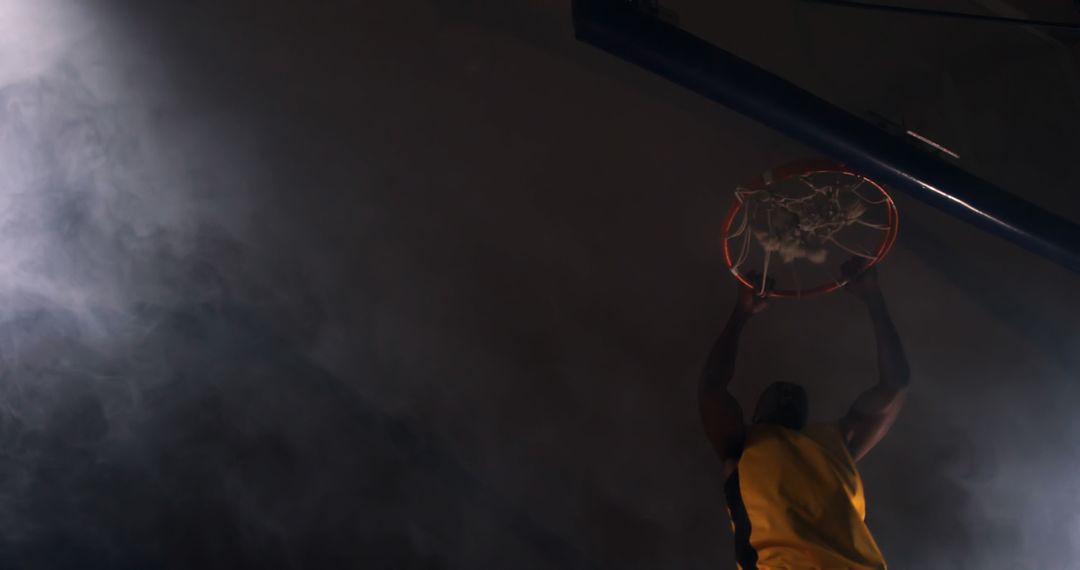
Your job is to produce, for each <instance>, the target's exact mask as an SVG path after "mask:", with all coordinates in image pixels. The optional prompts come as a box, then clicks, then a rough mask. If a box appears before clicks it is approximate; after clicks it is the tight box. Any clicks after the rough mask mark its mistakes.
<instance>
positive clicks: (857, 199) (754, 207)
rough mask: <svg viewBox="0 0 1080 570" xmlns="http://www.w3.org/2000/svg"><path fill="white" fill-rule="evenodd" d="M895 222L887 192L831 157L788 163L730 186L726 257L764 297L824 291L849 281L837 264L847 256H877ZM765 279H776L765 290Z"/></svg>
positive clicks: (873, 259)
mask: <svg viewBox="0 0 1080 570" xmlns="http://www.w3.org/2000/svg"><path fill="white" fill-rule="evenodd" d="M899 221H900V220H899V214H898V213H897V211H896V205H895V204H894V203H893V199H892V197H891V196H889V193H888V192H887V191H886V190H885V188H884V187H882V186H881V185H880V184H878V183H876V182H874V181H873V180H870V179H869V178H866V177H865V176H862V175H861V174H858V173H856V172H854V171H853V170H851V169H850V168H848V167H847V166H844V165H843V164H841V163H839V162H836V161H833V160H829V159H809V160H802V161H798V162H793V163H791V164H787V165H784V166H781V167H779V168H776V169H773V170H771V171H769V172H766V173H765V174H763V175H761V176H759V177H758V178H757V179H755V180H754V181H752V182H751V183H750V184H748V185H746V186H744V187H740V188H737V189H736V190H735V199H734V200H733V201H732V204H731V209H729V210H728V213H727V216H725V217H724V225H723V230H722V231H723V236H724V237H723V250H724V261H725V262H726V263H727V266H728V268H729V269H731V273H732V275H734V276H735V278H736V279H738V280H739V281H740V282H742V284H743V285H745V286H747V287H750V288H760V292H761V293H762V294H765V295H768V296H769V297H785V298H800V299H801V298H805V297H812V296H815V295H823V294H825V293H830V292H832V291H835V290H837V289H840V288H841V287H843V286H844V285H846V284H847V282H848V277H846V276H845V275H844V273H843V272H842V271H841V269H840V266H841V265H842V263H843V262H845V261H847V260H848V259H850V258H852V257H856V258H862V259H864V260H866V264H865V265H864V267H863V271H865V270H866V269H869V268H870V267H872V266H874V265H876V264H878V263H880V262H881V260H882V259H884V258H885V256H886V255H887V254H888V253H889V250H890V249H891V248H892V245H893V242H895V241H896V235H897V231H898V229H899ZM733 242H734V243H733ZM733 246H734V249H735V251H734V252H733V251H732V250H733ZM777 261H779V263H780V264H782V265H784V266H787V267H786V270H778V269H777V267H776V265H777ZM752 273H757V274H759V275H760V276H761V280H760V282H758V283H755V282H752V281H751V279H749V278H748V275H749V274H752ZM770 279H771V280H772V281H773V282H775V283H776V285H774V286H772V287H770V288H769V289H768V290H766V285H765V283H766V281H767V280H770Z"/></svg>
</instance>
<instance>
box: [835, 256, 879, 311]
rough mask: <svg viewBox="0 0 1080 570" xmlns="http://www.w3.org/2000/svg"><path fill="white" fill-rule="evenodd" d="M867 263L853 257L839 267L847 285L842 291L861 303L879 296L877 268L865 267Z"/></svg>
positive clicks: (864, 260)
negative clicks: (860, 300)
mask: <svg viewBox="0 0 1080 570" xmlns="http://www.w3.org/2000/svg"><path fill="white" fill-rule="evenodd" d="M868 263H869V261H868V260H866V259H862V258H859V257H853V258H852V259H850V260H849V261H848V262H847V263H844V265H843V266H842V267H841V271H842V272H843V274H844V277H845V278H846V279H847V285H845V286H844V290H845V291H847V292H848V293H851V294H852V295H855V296H856V297H858V298H860V299H862V300H863V301H868V300H870V299H873V298H875V297H878V296H880V295H881V288H880V287H879V286H878V275H877V268H876V267H874V266H872V265H871V266H870V267H867V265H868Z"/></svg>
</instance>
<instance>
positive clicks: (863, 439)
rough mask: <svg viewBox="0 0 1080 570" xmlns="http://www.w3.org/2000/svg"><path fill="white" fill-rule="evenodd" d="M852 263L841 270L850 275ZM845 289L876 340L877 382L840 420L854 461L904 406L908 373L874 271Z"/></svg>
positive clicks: (870, 447) (879, 436)
mask: <svg viewBox="0 0 1080 570" xmlns="http://www.w3.org/2000/svg"><path fill="white" fill-rule="evenodd" d="M856 263H858V262H852V263H849V264H848V265H847V266H845V271H846V272H849V273H854V272H855V269H857V267H858V265H856ZM847 290H848V291H849V292H850V293H852V294H853V295H855V296H856V297H857V298H859V299H860V300H861V301H862V302H863V304H864V305H865V306H866V309H867V311H868V312H869V313H870V320H871V321H872V322H873V326H874V338H875V339H876V341H877V360H878V382H877V384H875V385H874V386H873V387H871V388H870V389H869V390H867V391H865V392H863V393H862V394H861V395H860V396H859V397H858V398H857V399H856V400H855V403H854V404H853V405H852V406H851V409H850V410H849V411H848V413H847V415H846V416H844V418H843V419H842V420H840V429H841V432H843V434H844V439H845V441H846V442H847V446H848V449H849V450H850V451H851V456H852V457H853V458H854V459H855V461H858V460H860V459H862V458H863V456H865V455H866V454H867V453H868V452H869V451H870V450H871V449H873V447H874V446H875V445H877V443H878V442H879V441H881V438H883V437H885V434H886V433H888V431H889V428H891V427H892V424H893V422H895V421H896V417H897V416H898V415H899V413H900V409H901V408H902V407H903V406H904V400H905V398H906V396H907V390H908V385H909V383H910V380H911V371H910V368H909V367H908V361H907V356H906V355H905V354H904V346H903V344H902V343H901V342H900V335H899V334H898V333H897V332H896V326H895V325H893V321H892V317H891V316H890V315H889V309H888V307H887V306H886V303H885V297H884V296H883V295H882V294H881V289H880V288H879V287H878V280H877V271H876V270H875V269H874V268H873V267H871V268H870V269H869V270H867V271H865V272H864V273H862V274H861V275H859V276H857V277H855V278H854V279H853V280H852V281H851V282H850V283H849V284H848V285H847Z"/></svg>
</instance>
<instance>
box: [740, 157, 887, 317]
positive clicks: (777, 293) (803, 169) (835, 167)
mask: <svg viewBox="0 0 1080 570" xmlns="http://www.w3.org/2000/svg"><path fill="white" fill-rule="evenodd" d="M822 173H834V174H844V175H848V176H855V177H858V178H861V179H863V180H864V181H865V182H866V183H868V184H870V185H871V186H873V187H874V188H875V189H877V191H878V192H880V193H881V196H882V197H883V198H884V199H885V202H884V205H885V208H886V216H887V223H888V226H889V229H888V230H887V231H886V232H885V235H884V236H882V238H881V242H880V243H879V244H878V246H877V249H876V250H875V252H874V256H873V258H871V259H870V260H869V261H868V262H867V264H866V267H864V268H863V271H866V270H867V269H869V268H871V267H873V266H875V265H877V264H878V263H880V262H881V260H882V259H885V256H886V255H888V253H889V251H890V250H891V249H892V246H893V243H895V242H896V236H897V234H898V233H899V231H900V215H899V212H897V210H896V204H895V203H894V202H893V199H892V196H890V195H889V193H888V192H887V191H886V190H885V187H884V186H882V185H881V184H878V183H877V182H875V181H873V180H871V179H870V178H867V177H866V176H863V175H862V174H859V173H858V172H855V171H854V170H852V169H851V168H849V167H847V166H846V165H844V164H843V163H840V162H837V161H835V160H831V159H827V158H812V159H806V160H800V161H796V162H792V163H790V164H785V165H784V166H780V167H778V168H775V169H773V170H771V171H769V172H767V173H765V174H762V175H760V176H758V177H757V178H755V179H754V180H753V181H752V182H751V183H750V184H748V185H746V186H745V188H746V189H747V190H751V191H755V190H763V189H765V188H767V187H768V186H770V185H772V184H775V183H777V182H780V181H782V180H787V179H789V178H793V177H796V176H805V175H809V174H822ZM742 207H743V200H742V198H741V197H740V196H739V195H738V194H736V196H735V199H734V200H732V202H731V207H730V208H729V209H728V212H727V215H726V216H725V217H724V225H723V229H722V231H723V232H724V233H723V235H724V240H723V250H724V263H726V264H727V266H728V270H730V271H731V274H732V275H734V276H735V278H736V279H738V280H739V282H740V283H742V284H743V285H744V286H746V287H749V288H751V289H753V288H755V287H757V285H755V284H754V283H752V282H751V281H750V280H749V279H747V277H746V276H745V275H743V274H742V272H741V271H740V270H739V269H737V268H736V267H735V264H734V262H733V261H732V259H731V247H730V245H729V243H728V242H729V241H730V239H731V238H730V237H729V236H730V235H731V225H732V224H733V223H734V221H735V218H736V216H738V214H739V212H740V211H741V210H742ZM847 284H848V280H847V279H842V280H839V281H834V282H832V283H826V284H824V285H820V286H818V287H813V288H810V289H806V290H794V289H778V290H774V291H769V292H768V293H767V294H766V296H767V297H779V298H789V299H790V298H806V297H814V296H817V295H824V294H826V293H831V292H833V291H836V290H837V289H841V288H843V287H844V286H845V285H847Z"/></svg>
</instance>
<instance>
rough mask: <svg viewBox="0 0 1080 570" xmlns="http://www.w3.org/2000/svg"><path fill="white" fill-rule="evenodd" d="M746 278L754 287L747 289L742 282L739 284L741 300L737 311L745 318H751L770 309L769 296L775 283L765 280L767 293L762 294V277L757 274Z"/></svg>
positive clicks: (736, 306) (739, 299) (736, 307)
mask: <svg viewBox="0 0 1080 570" xmlns="http://www.w3.org/2000/svg"><path fill="white" fill-rule="evenodd" d="M746 278H747V281H749V282H750V283H752V284H753V285H754V287H747V286H746V285H744V284H743V283H742V282H741V281H739V282H738V287H739V298H738V301H737V304H736V305H735V310H736V311H737V312H738V313H739V314H741V315H742V316H744V317H751V316H753V315H756V314H758V313H760V312H761V311H764V310H765V309H766V308H768V306H769V302H768V294H769V290H770V289H772V286H773V283H774V281H773V280H772V279H766V280H765V293H764V294H762V292H761V275H760V274H758V273H756V272H755V273H751V274H749V275H747V276H746Z"/></svg>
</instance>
